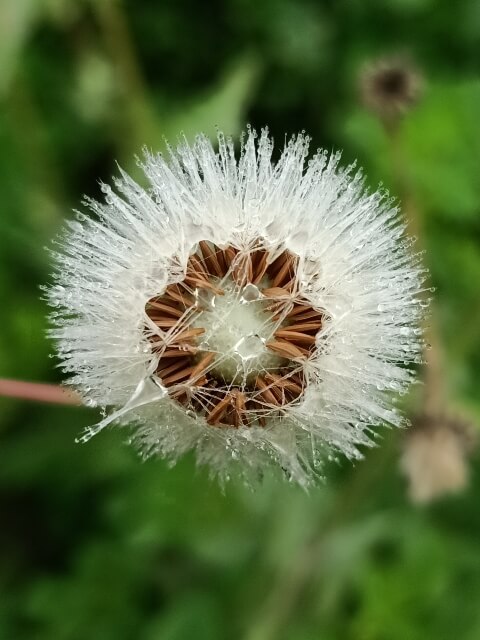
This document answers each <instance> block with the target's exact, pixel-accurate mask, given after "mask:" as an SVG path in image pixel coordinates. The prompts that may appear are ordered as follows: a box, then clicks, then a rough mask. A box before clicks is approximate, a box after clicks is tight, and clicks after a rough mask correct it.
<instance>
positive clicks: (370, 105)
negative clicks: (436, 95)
mask: <svg viewBox="0 0 480 640" xmlns="http://www.w3.org/2000/svg"><path fill="white" fill-rule="evenodd" d="M423 87H424V81H423V78H422V75H421V74H420V72H419V71H418V70H417V69H416V68H415V67H414V66H413V64H412V63H411V62H410V61H409V60H408V59H407V58H403V57H399V56H397V57H392V58H381V59H379V60H377V61H375V62H372V63H370V64H369V65H367V66H365V67H364V69H363V70H362V72H361V74H360V96H361V99H362V102H363V104H364V105H365V107H366V108H367V109H369V110H370V111H372V112H373V113H374V114H375V115H377V116H378V117H379V118H380V119H381V120H383V121H384V122H386V123H389V124H390V123H394V122H396V121H397V120H398V119H399V118H400V117H402V116H403V115H404V114H405V113H406V112H407V111H408V110H409V109H411V108H412V107H413V106H415V104H416V103H417V102H418V101H419V99H420V97H421V95H422V92H423Z"/></svg>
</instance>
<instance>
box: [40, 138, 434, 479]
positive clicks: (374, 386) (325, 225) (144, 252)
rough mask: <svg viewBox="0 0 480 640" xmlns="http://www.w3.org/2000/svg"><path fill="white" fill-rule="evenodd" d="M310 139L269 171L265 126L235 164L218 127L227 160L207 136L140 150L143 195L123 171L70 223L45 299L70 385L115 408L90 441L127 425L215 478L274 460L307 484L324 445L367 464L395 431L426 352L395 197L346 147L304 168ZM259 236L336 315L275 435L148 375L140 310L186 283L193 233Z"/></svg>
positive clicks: (153, 448) (416, 286) (152, 448)
mask: <svg viewBox="0 0 480 640" xmlns="http://www.w3.org/2000/svg"><path fill="white" fill-rule="evenodd" d="M308 146H309V140H308V138H306V137H305V136H303V135H298V136H296V137H294V138H292V139H291V140H290V141H289V142H288V143H287V144H286V146H285V148H284V149H283V151H282V153H281V156H280V158H279V160H278V161H277V162H274V161H273V160H272V152H273V142H272V140H271V139H270V138H269V137H268V133H267V132H266V131H263V132H262V133H261V134H260V136H259V137H258V138H257V135H256V134H255V132H253V131H250V130H249V131H248V133H247V134H246V135H245V136H244V137H243V138H242V143H241V150H240V153H239V154H237V155H236V154H235V150H234V143H233V141H232V140H230V139H226V138H225V137H224V136H223V135H221V134H220V135H219V136H218V151H215V149H214V148H213V146H212V144H211V143H210V141H209V140H208V139H207V138H205V137H204V136H198V137H197V138H196V140H195V143H194V144H193V145H192V146H190V145H189V144H188V143H187V142H186V141H184V142H183V143H182V144H181V146H180V147H179V148H178V149H177V150H176V151H173V150H170V154H169V156H168V158H164V157H163V156H162V155H160V154H158V155H152V154H150V153H148V152H145V157H144V160H143V162H141V163H140V166H141V168H142V169H143V171H144V172H145V175H146V177H147V179H148V182H149V187H148V189H143V188H141V187H140V186H139V185H138V184H137V183H135V182H134V181H133V180H132V179H131V178H130V177H129V176H128V175H127V174H125V173H124V172H123V171H121V172H120V177H119V178H118V179H116V180H115V190H113V189H111V188H110V187H109V186H106V185H104V186H103V191H104V193H105V203H99V202H95V201H93V200H87V205H88V207H89V209H90V210H91V214H90V216H88V217H87V216H86V215H84V214H82V213H79V214H78V215H77V218H76V220H75V221H71V222H69V223H67V224H68V228H67V229H66V231H65V233H64V236H63V237H62V238H61V241H60V250H59V252H58V253H56V261H57V271H56V274H55V282H54V283H53V284H52V286H51V287H49V289H48V292H47V295H48V299H49V301H50V303H51V305H53V306H54V307H55V308H56V310H55V311H54V312H53V313H52V318H53V321H54V324H55V328H54V329H53V330H52V332H51V334H52V336H53V337H54V338H55V339H56V341H57V344H58V353H59V356H60V358H61V361H62V364H63V368H64V370H65V371H66V372H67V373H68V374H71V377H70V382H71V384H73V385H74V386H75V388H76V389H77V390H78V391H79V392H80V393H81V394H82V396H83V397H84V398H85V401H86V402H87V403H89V404H91V405H94V406H99V407H101V408H103V409H106V408H107V407H108V408H109V412H110V413H109V414H108V416H107V417H105V418H104V420H102V422H100V423H99V424H98V425H96V426H95V427H92V429H91V431H90V432H89V433H88V434H86V435H85V437H84V439H87V437H88V436H89V435H92V434H93V433H95V432H97V431H99V430H100V429H102V428H103V427H104V426H106V425H107V424H110V423H113V422H117V423H118V422H119V423H127V422H128V423H129V424H135V425H136V426H135V431H134V440H135V441H136V443H138V445H139V446H140V448H141V450H142V452H143V453H144V454H145V455H152V454H158V455H160V456H164V457H167V458H169V459H171V460H175V459H177V458H178V457H179V456H180V455H182V454H183V453H184V452H186V451H188V450H190V449H196V452H197V459H198V461H199V463H201V464H204V463H206V464H209V465H211V468H212V469H213V471H214V472H215V473H217V474H219V475H220V477H221V478H222V479H228V477H229V476H230V475H231V474H232V473H236V474H237V473H239V474H241V475H242V476H244V477H245V478H248V477H250V478H251V477H252V475H253V476H257V475H261V474H262V473H263V472H264V470H265V469H266V468H267V467H268V466H269V465H270V464H271V463H272V462H273V463H275V464H277V465H278V466H280V467H281V468H282V469H283V470H284V472H285V473H286V474H287V475H288V477H289V478H291V479H293V480H294V481H297V482H299V483H300V484H302V485H304V486H306V485H308V484H309V483H310V482H311V481H312V480H313V479H314V478H315V477H316V476H317V475H318V474H319V465H320V462H321V460H322V458H323V454H324V451H325V450H329V451H330V450H338V451H340V452H343V453H344V454H345V455H346V456H348V457H350V458H358V457H360V452H359V449H358V446H359V445H368V444H369V443H370V442H371V441H370V437H369V434H370V433H371V427H372V426H374V425H378V424H391V425H396V426H399V425H401V424H402V422H403V419H402V417H401V416H400V415H399V413H398V412H397V410H396V409H395V408H394V406H393V398H392V392H395V393H398V392H399V393H404V392H405V390H406V388H407V387H408V385H409V383H410V382H411V381H412V378H413V375H412V373H411V371H409V369H408V368H407V367H406V366H405V365H409V364H411V363H412V362H419V359H420V353H421V339H420V337H419V334H420V329H419V328H418V326H419V322H420V319H421V316H422V313H423V308H422V307H423V306H424V305H425V303H424V302H421V301H420V300H421V298H420V296H419V294H420V292H421V287H422V281H423V272H422V269H421V267H420V266H419V264H418V257H415V256H413V254H412V252H411V245H412V241H411V240H409V239H408V238H406V236H405V229H404V225H403V223H402V222H401V221H400V220H399V216H398V211H397V209H396V208H395V207H394V206H392V203H391V201H390V199H389V198H388V196H387V194H386V193H385V192H383V191H377V192H375V193H368V192H367V191H366V190H365V188H364V183H363V177H362V175H361V173H360V172H355V170H354V167H353V166H351V167H347V168H340V167H339V166H338V163H339V158H340V156H339V154H333V155H328V154H327V153H326V152H325V151H319V152H318V153H316V154H315V155H314V156H313V157H312V158H311V159H310V160H307V155H308ZM258 239H262V242H264V243H266V244H267V245H268V246H269V247H272V248H274V249H275V248H276V249H278V250H282V249H288V250H289V251H291V252H293V253H294V254H296V255H298V256H299V262H298V269H297V280H298V283H299V284H298V286H299V287H300V289H301V293H302V295H303V297H304V299H306V300H308V301H310V302H311V304H312V306H315V307H316V308H321V309H324V310H325V312H326V314H327V316H328V322H327V323H325V326H324V327H323V328H322V332H321V333H322V335H321V341H318V342H317V349H316V352H315V354H314V356H313V357H311V358H309V359H308V360H306V361H305V364H304V368H305V371H304V375H305V377H306V379H307V380H308V386H307V387H306V390H305V393H304V395H303V397H302V398H301V400H300V401H299V402H298V403H294V404H293V405H292V406H291V407H288V408H286V410H285V412H284V413H283V414H280V415H278V416H277V417H276V418H275V419H270V420H268V421H267V424H266V426H260V425H258V424H257V425H255V424H254V425H250V426H242V427H239V428H234V427H227V426H223V427H218V426H211V425H208V424H207V423H206V421H205V419H204V418H203V417H202V416H201V415H199V414H195V412H192V411H187V410H186V409H185V408H184V407H183V406H181V405H180V404H178V403H177V402H176V401H175V400H173V399H172V398H170V397H169V395H168V393H167V391H166V389H165V388H164V387H163V386H162V384H161V380H160V379H159V378H158V377H157V376H155V374H154V372H155V370H156V365H157V360H158V357H157V356H156V355H155V353H154V352H152V348H151V342H150V341H149V339H148V336H147V334H146V331H145V327H146V325H148V322H149V319H148V318H147V316H146V313H145V305H146V303H147V301H148V300H149V299H150V298H152V297H153V296H157V295H159V294H161V293H162V292H163V291H164V290H165V288H166V286H167V285H168V284H171V283H172V282H178V281H181V280H182V278H183V276H184V272H185V268H186V264H187V260H188V258H189V255H191V254H192V252H193V251H194V250H195V248H196V246H197V243H198V242H199V241H200V240H208V241H210V242H212V243H214V244H216V245H217V246H219V247H225V246H235V247H239V248H243V249H245V247H247V248H248V247H249V246H254V244H255V242H256V241H257V240H258ZM224 307H225V313H229V312H230V311H229V310H228V308H227V307H228V304H225V303H224ZM150 324H151V323H150ZM237 324H238V323H237ZM152 331H154V328H153V329H152ZM226 342H227V343H228V340H227V341H226ZM230 348H231V347H228V349H230ZM226 355H227V356H228V354H226ZM104 415H106V413H105V412H104Z"/></svg>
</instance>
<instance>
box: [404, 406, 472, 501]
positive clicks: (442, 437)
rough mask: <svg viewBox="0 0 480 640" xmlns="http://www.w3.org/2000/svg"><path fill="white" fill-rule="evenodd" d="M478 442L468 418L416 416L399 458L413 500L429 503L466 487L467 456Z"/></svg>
mask: <svg viewBox="0 0 480 640" xmlns="http://www.w3.org/2000/svg"><path fill="white" fill-rule="evenodd" d="M475 442H476V438H475V430H474V427H473V426H472V424H471V423H470V422H469V421H466V420H465V419H462V418H459V417H453V416H447V415H436V416H431V415H422V416H417V418H416V419H415V420H414V421H413V427H412V429H411V430H410V431H409V432H408V434H407V436H406V438H405V443H404V451H403V455H402V458H401V461H400V467H401V470H402V471H403V473H404V474H405V475H406V476H407V479H408V483H409V489H408V491H409V497H410V499H411V500H412V502H414V503H417V504H422V503H428V502H431V501H433V500H436V499H438V498H441V497H443V496H445V495H448V494H454V493H458V492H460V491H462V490H463V489H465V487H466V486H467V483H468V476H469V467H468V460H467V458H468V454H469V453H470V452H471V451H472V449H473V447H474V445H475Z"/></svg>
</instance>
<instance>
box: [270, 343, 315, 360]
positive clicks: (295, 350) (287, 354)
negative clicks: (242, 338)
mask: <svg viewBox="0 0 480 640" xmlns="http://www.w3.org/2000/svg"><path fill="white" fill-rule="evenodd" d="M265 346H266V347H268V348H269V349H271V350H272V351H275V353H278V354H279V355H281V356H283V357H284V358H289V359H294V358H304V357H305V356H306V355H308V351H307V350H306V349H302V348H301V347H297V346H295V345H294V344H292V343H291V342H286V341H285V340H271V341H270V342H267V344H266V345H265Z"/></svg>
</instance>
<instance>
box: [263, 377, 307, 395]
mask: <svg viewBox="0 0 480 640" xmlns="http://www.w3.org/2000/svg"><path fill="white" fill-rule="evenodd" d="M265 379H266V380H270V381H271V382H274V383H275V384H276V385H277V386H278V387H283V388H284V389H287V391H293V392H294V393H296V394H297V395H300V394H301V393H302V391H303V385H300V384H298V383H297V382H295V381H294V380H292V379H291V377H288V376H287V375H285V376H281V375H279V374H277V373H271V372H268V373H266V374H265Z"/></svg>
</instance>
